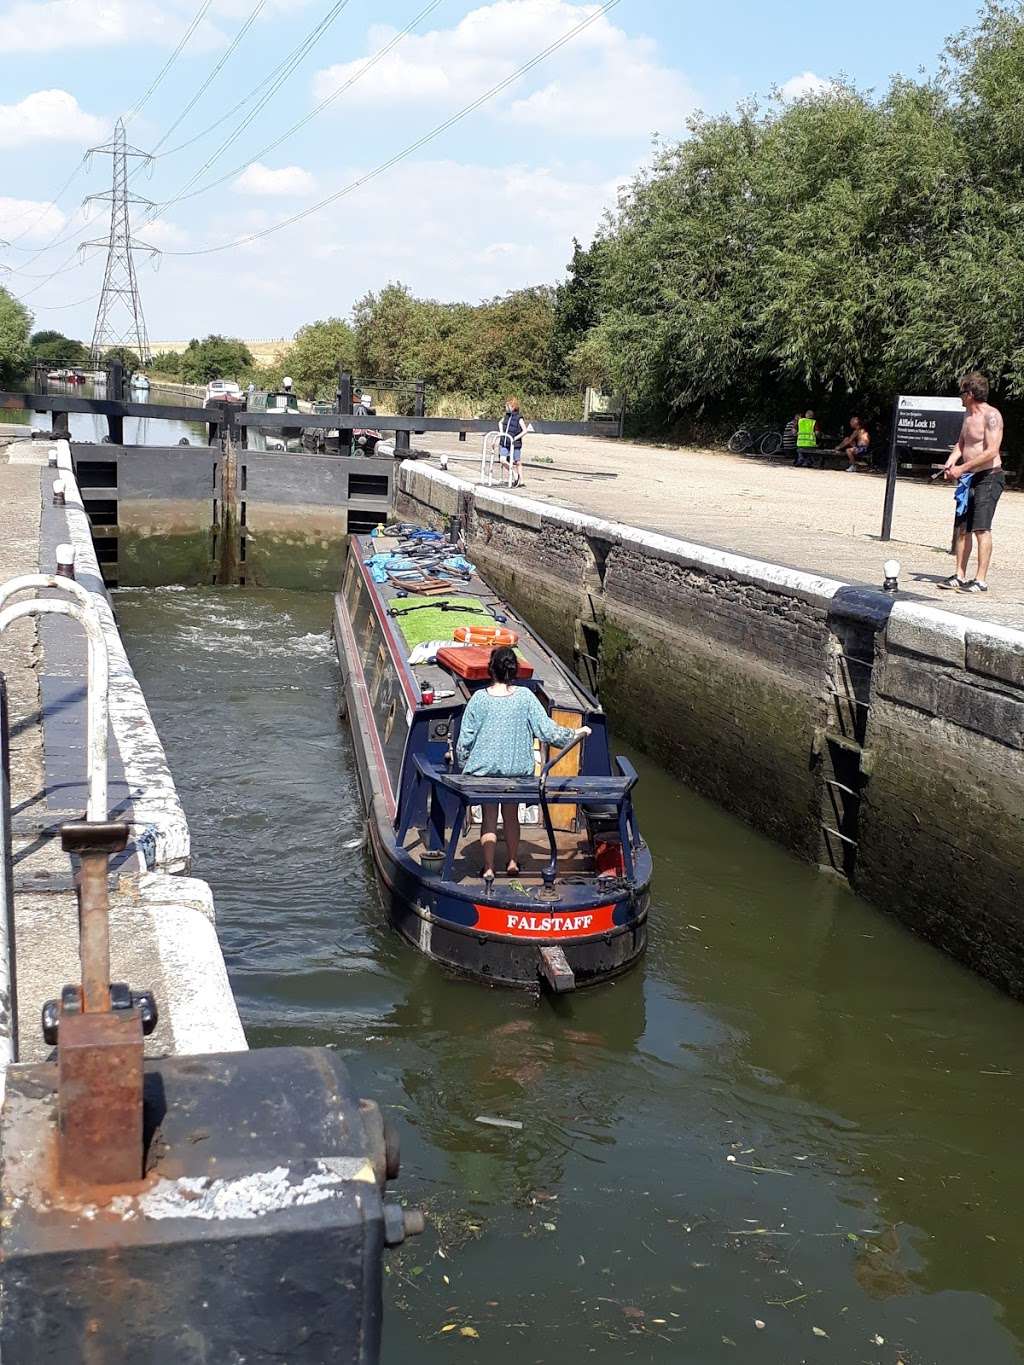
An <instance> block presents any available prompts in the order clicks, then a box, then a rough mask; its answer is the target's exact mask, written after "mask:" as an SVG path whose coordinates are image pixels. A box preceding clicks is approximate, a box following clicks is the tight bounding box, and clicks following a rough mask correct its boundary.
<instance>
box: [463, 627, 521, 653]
mask: <svg viewBox="0 0 1024 1365" xmlns="http://www.w3.org/2000/svg"><path fill="white" fill-rule="evenodd" d="M452 634H453V636H454V638H455V639H456V640H458V641H459V642H460V644H464V645H490V647H491V648H492V649H497V648H498V646H499V645H514V644H518V643H519V636H518V635H517V634H516V632H515V631H514V630H507V629H506V628H505V627H504V626H456V627H455V630H454V631H453V632H452Z"/></svg>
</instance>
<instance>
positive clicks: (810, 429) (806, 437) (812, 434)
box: [796, 409, 821, 469]
mask: <svg viewBox="0 0 1024 1365" xmlns="http://www.w3.org/2000/svg"><path fill="white" fill-rule="evenodd" d="M820 435H821V427H819V426H818V423H817V419H816V418H815V416H814V413H813V412H811V411H810V410H809V409H808V411H807V412H805V413H804V415H803V416H802V417H800V418H798V419H797V424H796V462H797V465H798V466H800V467H802V468H804V469H810V468H811V464H812V461H811V451H812V450H817V449H818V437H819V436H820Z"/></svg>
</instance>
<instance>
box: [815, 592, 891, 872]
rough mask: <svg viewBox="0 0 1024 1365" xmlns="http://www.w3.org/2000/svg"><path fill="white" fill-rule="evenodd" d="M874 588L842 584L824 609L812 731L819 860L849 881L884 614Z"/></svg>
mask: <svg viewBox="0 0 1024 1365" xmlns="http://www.w3.org/2000/svg"><path fill="white" fill-rule="evenodd" d="M888 605H889V604H887V603H886V604H884V605H883V606H882V607H881V608H880V606H879V594H877V593H870V594H865V593H863V592H861V591H860V590H858V589H849V590H847V591H846V592H845V593H844V594H843V596H842V598H840V599H837V600H836V601H835V602H834V603H833V609H832V611H831V612H830V615H829V659H828V681H827V692H828V716H827V720H826V723H825V724H824V725H823V726H822V727H820V729H819V730H818V731H817V732H816V734H815V738H814V754H815V758H816V760H817V762H818V763H819V765H820V768H821V783H822V797H821V814H820V818H819V822H818V823H819V826H820V829H821V854H822V857H821V861H822V863H823V865H824V866H826V867H829V868H831V869H832V870H833V871H835V872H837V873H839V874H840V875H842V876H843V877H845V878H846V879H847V880H848V881H850V882H852V881H853V880H854V876H855V873H856V867H857V853H858V848H859V844H860V838H859V836H860V820H861V808H862V803H863V798H864V794H865V789H866V787H867V784H868V782H869V780H870V777H871V770H872V754H871V750H870V747H869V744H868V725H869V718H870V712H871V698H872V693H873V687H872V682H873V678H874V672H875V668H876V663H877V659H876V646H877V641H878V639H879V635H880V632H881V630H882V627H883V626H884V622H885V619H886V617H887V610H886V609H885V608H886V607H887V606H888Z"/></svg>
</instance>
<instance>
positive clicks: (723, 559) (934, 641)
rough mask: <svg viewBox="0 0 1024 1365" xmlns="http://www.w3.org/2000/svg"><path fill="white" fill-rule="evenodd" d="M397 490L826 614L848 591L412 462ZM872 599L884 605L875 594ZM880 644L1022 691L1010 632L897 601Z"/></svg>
mask: <svg viewBox="0 0 1024 1365" xmlns="http://www.w3.org/2000/svg"><path fill="white" fill-rule="evenodd" d="M398 485H399V489H400V490H401V491H402V492H403V493H406V494H408V495H409V496H410V497H412V498H414V499H417V500H419V501H420V502H422V503H424V504H425V505H426V506H427V507H430V508H431V509H433V510H435V511H437V512H442V513H444V514H446V515H454V514H456V513H457V512H458V508H459V502H460V499H461V498H464V497H465V496H466V495H467V494H469V495H470V496H471V497H472V499H473V504H474V506H475V507H476V508H477V509H478V510H479V511H481V512H484V513H487V514H490V515H492V516H499V517H501V518H503V519H504V520H506V521H510V522H515V523H516V524H518V525H521V526H527V527H530V528H532V529H534V530H540V529H541V528H542V527H543V526H545V525H548V526H561V527H564V528H565V529H566V530H569V531H575V532H577V533H579V534H581V535H584V536H587V537H591V538H594V539H597V540H600V541H603V542H605V543H606V544H611V545H621V546H624V547H627V548H629V547H635V548H636V549H637V550H641V551H643V552H645V553H647V554H650V555H653V556H655V557H659V558H666V559H671V560H674V561H675V562H678V563H682V564H686V565H688V566H692V567H693V568H696V569H702V570H704V571H705V572H707V573H709V574H714V575H716V576H719V577H724V578H733V579H737V580H739V581H741V582H745V583H752V584H754V585H755V586H757V587H760V588H763V589H764V590H765V591H767V592H775V593H780V594H783V595H787V596H796V597H799V598H802V599H803V600H805V601H808V602H811V603H816V604H819V605H821V606H823V607H824V608H825V609H826V610H827V609H828V606H829V604H830V603H831V601H832V598H833V597H834V596H835V595H836V593H837V592H839V590H840V589H842V588H847V587H849V586H852V585H850V584H847V583H845V582H842V581H841V580H839V579H834V578H825V577H822V576H820V575H818V574H813V573H806V572H804V571H802V570H799V569H790V568H785V567H784V566H782V565H779V564H772V563H770V562H768V561H766V560H759V559H753V558H750V557H749V556H747V555H742V554H736V553H734V552H732V551H728V550H718V549H714V548H713V547H711V546H707V545H699V544H697V543H695V542H692V541H686V540H682V539H679V538H677V537H674V536H668V535H663V534H660V533H657V532H652V531H642V530H639V529H638V528H636V527H634V526H628V525H626V524H625V523H623V522H617V521H605V520H603V519H601V518H599V517H592V516H589V515H588V514H586V513H584V512H577V511H575V510H573V509H571V508H567V507H556V506H552V505H551V504H550V503H547V502H538V501H533V500H531V499H529V498H524V497H520V496H518V495H516V496H513V495H512V494H510V493H509V492H508V491H506V490H505V489H503V488H501V487H497V486H488V485H484V484H476V483H473V482H472V481H470V480H468V479H460V478H459V477H458V476H457V475H455V474H452V473H451V472H446V471H444V470H440V469H435V468H433V467H432V466H430V465H424V464H422V463H418V462H416V461H413V460H405V461H403V462H402V464H401V466H400V467H399V474H398ZM878 596H879V597H880V598H882V599H883V600H888V599H886V598H885V597H884V595H883V594H882V593H881V592H879V593H878ZM885 639H886V643H887V644H888V645H890V646H892V647H893V648H896V649H901V650H906V651H907V652H910V653H914V654H919V655H923V656H925V657H927V658H931V659H933V660H936V661H938V662H941V663H945V664H952V665H955V666H957V667H960V668H966V669H967V670H968V671H970V672H976V673H979V674H982V675H984V676H986V677H988V678H990V679H994V680H996V681H997V682H999V683H1002V684H1009V685H1010V686H1012V687H1021V688H1024V631H1021V630H1016V629H1014V628H1013V627H1011V626H1003V625H998V624H996V623H994V622H988V621H980V620H977V619H974V618H972V617H970V616H965V615H961V614H957V613H954V612H948V611H942V610H941V609H940V608H938V607H932V606H927V605H924V604H922V603H919V602H909V601H902V600H900V598H899V597H898V596H897V598H896V600H895V601H894V602H893V603H892V609H891V612H890V613H889V619H888V623H887V625H886V629H885Z"/></svg>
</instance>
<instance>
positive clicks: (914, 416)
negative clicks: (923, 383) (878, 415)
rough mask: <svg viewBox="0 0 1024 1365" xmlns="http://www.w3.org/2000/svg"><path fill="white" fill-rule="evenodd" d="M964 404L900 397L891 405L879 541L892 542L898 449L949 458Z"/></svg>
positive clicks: (927, 398)
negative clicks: (887, 459)
mask: <svg viewBox="0 0 1024 1365" xmlns="http://www.w3.org/2000/svg"><path fill="white" fill-rule="evenodd" d="M963 420H964V405H963V403H961V401H960V399H959V398H929V397H915V396H913V395H910V394H901V395H900V396H899V397H898V398H897V399H896V402H895V403H894V404H893V412H892V440H891V441H890V443H889V468H888V470H887V471H886V476H885V501H884V503H883V504H882V537H881V538H882V540H891V539H892V509H893V503H894V501H895V499H896V474H897V471H898V469H899V452H900V451H901V450H925V451H935V452H939V451H941V452H942V454H944V455H948V454H949V452H950V450H951V449H952V447H953V446H954V445H955V444H956V442H957V441H958V440H959V439H960V428H961V427H962V426H963Z"/></svg>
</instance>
